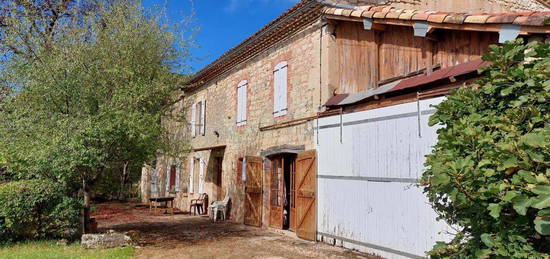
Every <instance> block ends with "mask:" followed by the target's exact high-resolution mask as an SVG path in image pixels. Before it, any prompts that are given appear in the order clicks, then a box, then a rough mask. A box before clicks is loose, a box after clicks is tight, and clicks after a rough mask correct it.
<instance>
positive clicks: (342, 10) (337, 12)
mask: <svg viewBox="0 0 550 259" xmlns="http://www.w3.org/2000/svg"><path fill="white" fill-rule="evenodd" d="M346 10H348V9H340V8H338V9H336V10H334V15H342V14H343V13H344V11H346Z"/></svg>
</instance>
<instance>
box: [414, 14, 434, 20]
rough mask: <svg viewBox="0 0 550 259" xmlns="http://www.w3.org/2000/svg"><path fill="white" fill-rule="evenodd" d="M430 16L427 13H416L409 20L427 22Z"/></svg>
mask: <svg viewBox="0 0 550 259" xmlns="http://www.w3.org/2000/svg"><path fill="white" fill-rule="evenodd" d="M429 16H430V14H428V13H416V14H415V15H413V17H412V19H411V20H414V21H427V20H428V17H429Z"/></svg>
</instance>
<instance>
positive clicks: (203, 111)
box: [199, 100, 206, 136]
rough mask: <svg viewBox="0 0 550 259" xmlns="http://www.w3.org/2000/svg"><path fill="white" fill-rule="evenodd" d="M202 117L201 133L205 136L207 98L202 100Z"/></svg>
mask: <svg viewBox="0 0 550 259" xmlns="http://www.w3.org/2000/svg"><path fill="white" fill-rule="evenodd" d="M200 114H201V117H200V127H199V134H200V135H201V136H204V134H205V129H206V100H204V101H202V102H201V113H200Z"/></svg>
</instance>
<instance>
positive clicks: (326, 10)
mask: <svg viewBox="0 0 550 259" xmlns="http://www.w3.org/2000/svg"><path fill="white" fill-rule="evenodd" d="M334 11H336V8H327V9H325V12H324V13H325V14H334Z"/></svg>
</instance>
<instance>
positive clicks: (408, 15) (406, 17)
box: [399, 12, 415, 20]
mask: <svg viewBox="0 0 550 259" xmlns="http://www.w3.org/2000/svg"><path fill="white" fill-rule="evenodd" d="M414 15H415V13H408V12H404V13H402V14H401V15H399V19H401V20H410V19H412V17H413V16H414Z"/></svg>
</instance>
